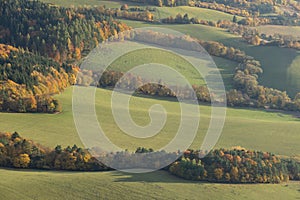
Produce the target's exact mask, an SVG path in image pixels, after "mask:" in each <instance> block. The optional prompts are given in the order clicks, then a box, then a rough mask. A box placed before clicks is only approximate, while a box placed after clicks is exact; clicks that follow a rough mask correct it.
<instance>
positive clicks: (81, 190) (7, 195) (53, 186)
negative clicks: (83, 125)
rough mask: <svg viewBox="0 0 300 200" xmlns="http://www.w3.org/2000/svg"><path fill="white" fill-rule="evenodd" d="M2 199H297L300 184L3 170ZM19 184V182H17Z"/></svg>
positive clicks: (156, 174)
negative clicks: (203, 181)
mask: <svg viewBox="0 0 300 200" xmlns="http://www.w3.org/2000/svg"><path fill="white" fill-rule="evenodd" d="M0 176H1V177H5V178H1V179H0V191H1V199H24V200H29V199H30V200H31V199H74V200H77V199H78V200H79V199H80V200H82V199H89V200H91V199H113V200H116V199H122V200H132V199H174V200H175V199H203V200H209V199H224V200H232V199H246V200H247V199H249V200H252V199H266V200H269V199H270V200H281V199H297V198H298V197H299V189H300V187H299V184H298V183H296V182H295V183H293V182H291V183H289V184H275V185H273V184H272V185H263V184H252V185H251V184H250V185H249V184H244V185H239V184H211V183H201V182H192V181H186V180H183V179H179V178H176V177H174V176H172V175H170V174H168V173H167V172H164V171H158V172H153V173H147V174H126V173H121V172H86V173H82V172H47V171H30V170H28V171H27V170H24V171H21V170H20V171H15V170H3V169H0ZM16 180H17V181H16Z"/></svg>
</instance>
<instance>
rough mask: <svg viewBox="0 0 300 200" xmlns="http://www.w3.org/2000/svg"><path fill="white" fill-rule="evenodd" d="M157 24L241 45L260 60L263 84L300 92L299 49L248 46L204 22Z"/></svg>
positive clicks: (132, 23) (238, 38)
mask: <svg viewBox="0 0 300 200" xmlns="http://www.w3.org/2000/svg"><path fill="white" fill-rule="evenodd" d="M123 21H124V22H125V23H127V24H128V25H130V26H132V27H134V28H140V27H145V26H157V25H153V24H148V23H144V22H136V21H130V20H123ZM158 26H163V27H165V28H170V29H174V30H176V31H179V32H181V33H185V34H188V35H190V36H192V37H196V38H199V39H202V40H206V41H211V40H212V41H219V42H222V43H224V44H225V45H227V46H233V47H235V48H239V49H241V50H243V51H245V52H246V54H247V55H250V56H253V57H254V58H255V59H257V60H259V61H260V62H261V64H262V68H263V70H264V73H263V74H262V76H261V77H260V82H261V83H262V84H263V85H265V86H268V87H273V88H276V89H280V90H285V91H287V92H288V94H290V95H291V96H292V97H294V95H295V94H296V93H297V92H299V91H300V83H299V81H298V80H299V79H300V63H299V59H300V51H296V50H294V49H288V48H279V47H272V46H271V47H262V46H252V45H248V44H246V43H245V42H243V41H242V39H241V37H239V36H236V35H232V34H230V33H228V32H226V30H224V29H219V28H214V27H209V26H204V25H198V24H185V25H158ZM216 64H217V66H218V67H219V66H222V63H218V61H217V60H216ZM221 68H222V67H221ZM278 80H280V81H278ZM291 80H292V81H291Z"/></svg>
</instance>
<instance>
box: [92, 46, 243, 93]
mask: <svg viewBox="0 0 300 200" xmlns="http://www.w3.org/2000/svg"><path fill="white" fill-rule="evenodd" d="M149 47H150V46H148V45H147V46H145V48H146V49H143V50H135V51H131V52H129V53H127V54H125V55H122V56H121V57H119V58H118V59H116V60H115V61H113V63H112V64H111V65H110V66H109V67H108V69H111V70H115V71H121V72H127V71H128V70H130V69H132V68H133V67H136V66H142V65H144V64H149V63H158V64H161V65H165V66H168V67H170V68H172V69H174V70H176V71H177V72H178V73H180V74H181V75H182V76H184V77H185V78H186V79H187V81H189V83H190V84H196V85H203V84H206V83H205V80H204V79H203V77H202V76H201V74H199V72H198V71H197V69H196V68H195V67H194V66H192V65H191V64H190V63H189V62H188V61H187V60H185V59H184V56H178V55H175V54H174V53H171V52H168V51H166V50H158V49H153V48H152V47H150V48H149ZM100 57H101V56H100ZM204 59H205V60H202V59H199V62H197V63H198V64H199V66H200V64H201V66H207V65H211V64H213V63H212V62H213V61H214V62H215V63H216V65H217V66H218V68H219V72H220V74H221V75H222V77H223V81H224V85H225V86H226V88H227V89H230V88H232V76H233V73H234V69H235V68H236V67H237V63H236V62H233V61H230V60H226V59H223V58H219V57H213V58H208V56H206V57H205V58H204ZM211 59H213V60H211ZM102 61H103V60H102V57H101V58H99V55H98V54H92V55H90V56H89V62H90V63H91V64H90V65H89V66H98V65H99V63H101V62H102ZM94 63H95V64H94ZM154 65H155V64H154ZM89 66H87V68H89ZM92 68H94V67H92ZM153 69H154V68H153V67H151V65H149V66H148V68H147V70H148V71H147V74H145V75H144V76H143V77H144V78H146V79H147V80H151V79H153V78H152V77H153V76H157V73H158V72H157V71H155V70H153ZM207 69H209V68H208V67H207ZM98 70H99V69H98ZM145 70H146V69H145ZM145 70H144V71H145ZM155 74H156V75H155ZM159 75H160V77H159V78H160V79H162V80H165V81H167V80H168V81H170V82H169V83H171V84H169V85H178V84H179V83H180V81H181V80H180V78H178V76H177V75H176V76H171V75H172V74H169V73H163V72H160V73H159ZM157 79H158V77H157ZM178 81H179V82H178ZM181 82H182V81H181ZM183 84H184V85H185V83H183Z"/></svg>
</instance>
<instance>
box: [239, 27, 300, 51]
mask: <svg viewBox="0 0 300 200" xmlns="http://www.w3.org/2000/svg"><path fill="white" fill-rule="evenodd" d="M243 38H244V39H245V40H246V41H247V42H248V43H250V44H253V45H263V46H277V47H283V48H293V49H296V50H300V38H299V37H296V36H291V35H282V34H278V33H277V34H273V35H266V34H264V33H261V34H260V33H258V32H257V31H256V32H252V33H248V34H244V35H243Z"/></svg>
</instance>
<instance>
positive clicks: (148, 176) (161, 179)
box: [112, 170, 206, 184]
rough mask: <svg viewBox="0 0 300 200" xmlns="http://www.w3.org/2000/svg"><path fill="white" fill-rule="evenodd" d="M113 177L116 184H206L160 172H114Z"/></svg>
mask: <svg viewBox="0 0 300 200" xmlns="http://www.w3.org/2000/svg"><path fill="white" fill-rule="evenodd" d="M112 176H114V177H115V182H144V183H192V184H203V183H206V182H201V181H190V180H185V179H182V178H179V177H176V176H173V175H171V174H170V173H168V172H167V171H163V170H159V171H155V172H149V173H125V172H120V171H114V172H113V173H112Z"/></svg>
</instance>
